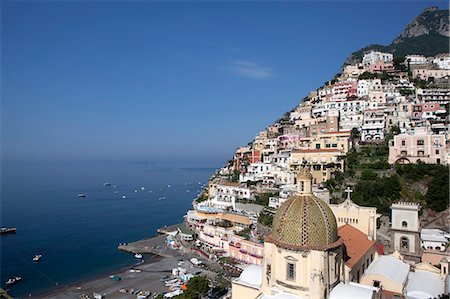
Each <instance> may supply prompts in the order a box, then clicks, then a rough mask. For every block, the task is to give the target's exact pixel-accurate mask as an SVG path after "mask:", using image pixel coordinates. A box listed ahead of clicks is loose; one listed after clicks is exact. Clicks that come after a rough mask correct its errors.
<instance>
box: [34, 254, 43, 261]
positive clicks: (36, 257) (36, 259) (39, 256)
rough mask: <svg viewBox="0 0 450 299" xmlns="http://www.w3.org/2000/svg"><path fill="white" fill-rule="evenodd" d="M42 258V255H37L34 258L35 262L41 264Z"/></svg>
mask: <svg viewBox="0 0 450 299" xmlns="http://www.w3.org/2000/svg"><path fill="white" fill-rule="evenodd" d="M41 258H42V254H36V255H35V256H34V258H33V262H39V260H40V259H41Z"/></svg>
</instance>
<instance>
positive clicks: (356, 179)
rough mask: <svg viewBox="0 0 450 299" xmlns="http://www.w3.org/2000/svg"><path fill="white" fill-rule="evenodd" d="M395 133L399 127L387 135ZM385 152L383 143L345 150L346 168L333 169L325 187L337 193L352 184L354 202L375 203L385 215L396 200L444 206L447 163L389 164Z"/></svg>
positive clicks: (386, 152) (435, 208)
mask: <svg viewBox="0 0 450 299" xmlns="http://www.w3.org/2000/svg"><path fill="white" fill-rule="evenodd" d="M396 133H398V128H397V127H393V128H392V130H391V132H390V133H389V134H387V135H386V139H389V138H392V136H393V135H394V134H396ZM387 155H388V148H387V145H386V143H385V144H379V145H364V146H362V147H361V148H360V149H359V150H358V151H357V150H355V149H351V150H350V151H349V152H348V154H347V171H346V172H345V173H341V172H336V173H334V175H333V178H332V179H330V180H328V181H326V182H325V185H326V187H327V188H329V190H330V191H332V192H338V194H340V193H339V192H342V191H343V189H344V188H345V187H346V186H347V185H348V184H350V185H353V186H354V188H353V191H354V192H353V195H352V197H353V200H354V201H355V202H356V203H357V204H360V205H364V206H374V207H376V208H377V209H378V211H379V212H380V213H382V214H386V215H388V214H389V213H390V209H389V207H390V205H391V204H392V203H393V202H395V201H399V200H404V201H411V202H420V203H421V205H422V206H423V207H425V208H431V209H433V210H435V211H438V212H439V211H443V210H445V209H446V208H447V206H448V198H449V185H448V181H449V168H448V166H443V165H437V164H425V163H418V164H407V165H395V166H391V165H389V164H388V163H387ZM344 196H345V195H344V194H343V195H342V197H344ZM333 202H336V199H334V200H333Z"/></svg>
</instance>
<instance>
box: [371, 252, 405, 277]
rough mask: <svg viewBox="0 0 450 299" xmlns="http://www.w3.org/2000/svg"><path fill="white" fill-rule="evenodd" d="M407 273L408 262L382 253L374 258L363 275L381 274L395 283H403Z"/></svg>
mask: <svg viewBox="0 0 450 299" xmlns="http://www.w3.org/2000/svg"><path fill="white" fill-rule="evenodd" d="M408 273H409V264H407V263H405V262H403V261H402V260H400V259H398V258H396V257H394V256H392V255H383V256H380V257H378V258H376V259H375V260H374V261H373V262H372V263H371V264H370V266H369V268H367V270H366V273H364V276H368V275H372V274H375V275H383V276H385V277H387V278H388V279H390V280H392V281H394V282H395V283H399V284H405V282H406V280H407V278H408Z"/></svg>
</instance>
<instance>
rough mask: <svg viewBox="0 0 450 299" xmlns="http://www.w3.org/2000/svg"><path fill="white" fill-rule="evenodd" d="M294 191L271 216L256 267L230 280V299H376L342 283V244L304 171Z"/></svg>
mask: <svg viewBox="0 0 450 299" xmlns="http://www.w3.org/2000/svg"><path fill="white" fill-rule="evenodd" d="M297 186H298V192H297V195H294V196H292V197H290V198H289V199H288V200H287V201H286V202H284V203H283V204H282V205H281V206H280V208H279V209H278V210H277V212H276V214H275V216H274V220H273V225H272V233H271V235H269V236H268V237H267V238H266V240H265V243H264V253H265V254H264V261H263V264H262V266H256V265H251V266H248V267H247V268H246V269H245V270H244V271H243V272H242V274H241V276H240V277H239V278H237V279H235V280H234V281H233V283H232V298H233V299H239V298H245V299H251V298H258V299H271V298H286V299H288V298H305V299H306V298H315V299H316V298H317V299H318V298H352V297H353V298H379V297H380V292H379V288H376V287H370V286H364V285H361V284H358V283H352V282H351V283H344V282H346V281H348V280H349V279H348V277H345V276H346V271H345V262H344V261H345V258H346V250H345V246H344V241H343V239H342V238H341V237H339V234H338V225H337V221H336V217H335V215H334V214H333V211H332V210H331V208H330V207H329V206H328V205H327V204H326V203H325V202H324V201H322V200H321V199H319V198H317V197H316V196H314V195H313V193H312V175H311V173H310V171H309V170H308V169H307V168H303V169H302V170H301V171H300V172H299V173H298V179H297Z"/></svg>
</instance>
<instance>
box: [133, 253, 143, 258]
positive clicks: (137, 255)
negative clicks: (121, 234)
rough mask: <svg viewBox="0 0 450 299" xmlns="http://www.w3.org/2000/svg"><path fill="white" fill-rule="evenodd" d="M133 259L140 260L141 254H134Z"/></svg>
mask: <svg viewBox="0 0 450 299" xmlns="http://www.w3.org/2000/svg"><path fill="white" fill-rule="evenodd" d="M134 257H135V258H137V259H141V258H142V254H140V253H136V254H135V255H134Z"/></svg>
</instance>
